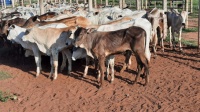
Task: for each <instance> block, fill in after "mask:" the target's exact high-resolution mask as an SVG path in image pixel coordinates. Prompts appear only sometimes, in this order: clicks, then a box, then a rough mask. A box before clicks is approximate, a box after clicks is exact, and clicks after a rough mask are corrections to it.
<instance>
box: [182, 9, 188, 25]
mask: <svg viewBox="0 0 200 112" xmlns="http://www.w3.org/2000/svg"><path fill="white" fill-rule="evenodd" d="M188 14H189V12H187V11H182V12H181V17H182V19H183V21H182V26H183V27H184V28H185V22H186V19H187V17H188Z"/></svg>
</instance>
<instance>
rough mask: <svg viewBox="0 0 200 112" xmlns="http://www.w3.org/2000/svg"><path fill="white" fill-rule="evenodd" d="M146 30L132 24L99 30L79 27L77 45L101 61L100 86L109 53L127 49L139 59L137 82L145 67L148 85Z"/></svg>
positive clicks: (76, 38) (148, 53) (76, 34)
mask: <svg viewBox="0 0 200 112" xmlns="http://www.w3.org/2000/svg"><path fill="white" fill-rule="evenodd" d="M146 40H147V38H146V32H145V30H143V29H142V28H140V27H135V26H131V27H129V28H127V29H122V30H117V31H111V32H98V31H91V30H87V29H84V28H78V29H77V30H76V32H75V46H76V47H78V46H79V47H81V48H84V49H86V52H87V55H89V56H90V57H93V58H96V59H98V61H99V67H100V72H101V76H100V87H102V86H103V80H104V71H105V68H104V61H105V58H106V57H107V56H109V55H112V54H116V53H119V52H125V51H127V50H129V51H132V52H133V53H134V54H135V56H136V60H137V64H138V74H137V77H136V78H135V82H137V79H138V77H139V76H140V74H141V72H142V71H141V70H142V68H143V67H144V74H145V75H146V82H145V84H144V85H146V84H147V83H148V82H149V81H148V80H149V76H148V75H149V62H150V60H149V59H150V57H147V56H150V52H149V44H147V41H146Z"/></svg>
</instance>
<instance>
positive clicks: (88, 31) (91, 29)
mask: <svg viewBox="0 0 200 112" xmlns="http://www.w3.org/2000/svg"><path fill="white" fill-rule="evenodd" d="M94 31H96V29H95V28H90V29H88V30H87V34H89V33H92V32H94Z"/></svg>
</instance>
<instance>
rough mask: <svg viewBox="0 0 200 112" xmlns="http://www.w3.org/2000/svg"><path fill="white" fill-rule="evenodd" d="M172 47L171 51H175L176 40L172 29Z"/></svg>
mask: <svg viewBox="0 0 200 112" xmlns="http://www.w3.org/2000/svg"><path fill="white" fill-rule="evenodd" d="M172 45H173V50H175V47H176V40H175V32H174V30H173V29H172Z"/></svg>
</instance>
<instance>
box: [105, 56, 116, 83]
mask: <svg viewBox="0 0 200 112" xmlns="http://www.w3.org/2000/svg"><path fill="white" fill-rule="evenodd" d="M114 64H115V56H114V55H111V56H108V57H107V59H106V67H107V68H106V79H108V75H109V71H110V68H111V81H110V82H111V83H112V82H113V81H114V78H115V76H114ZM109 66H110V67H109Z"/></svg>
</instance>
